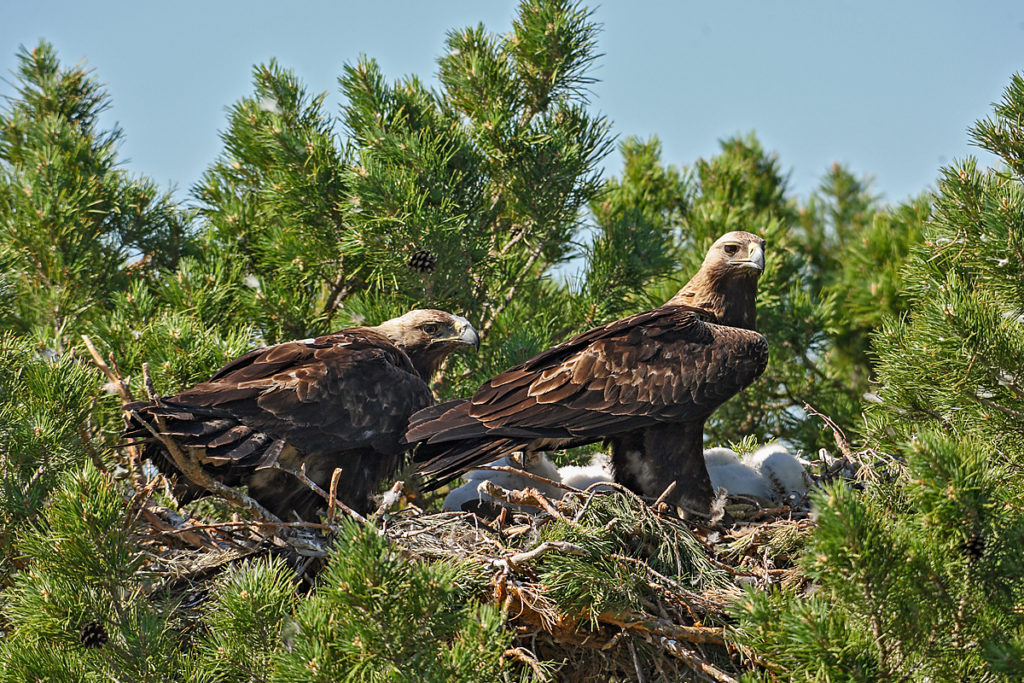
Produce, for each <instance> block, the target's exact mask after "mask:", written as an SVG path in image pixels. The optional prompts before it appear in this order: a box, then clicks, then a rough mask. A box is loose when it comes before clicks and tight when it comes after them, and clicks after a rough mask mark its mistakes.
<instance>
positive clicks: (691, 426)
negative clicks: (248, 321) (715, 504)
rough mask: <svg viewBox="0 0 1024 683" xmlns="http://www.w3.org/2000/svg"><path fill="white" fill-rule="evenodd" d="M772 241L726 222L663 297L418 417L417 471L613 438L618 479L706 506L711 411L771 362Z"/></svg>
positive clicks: (441, 477)
mask: <svg viewBox="0 0 1024 683" xmlns="http://www.w3.org/2000/svg"><path fill="white" fill-rule="evenodd" d="M764 246H765V242H764V240H763V239H761V238H760V237H758V236H757V235H753V234H751V233H748V232H730V233H727V234H726V235H723V236H722V237H721V238H719V239H718V240H717V241H716V242H715V243H714V245H712V247H711V249H710V251H709V252H708V254H707V256H706V258H705V259H704V263H703V264H702V265H701V268H700V270H699V271H698V272H697V274H696V275H694V277H693V278H692V279H691V280H690V281H689V283H687V285H686V286H685V287H683V288H682V289H681V290H680V291H679V293H678V294H676V295H675V296H674V297H672V299H670V300H669V301H668V303H666V304H665V305H664V306H661V307H659V308H656V309H654V310H652V311H647V312H645V313H639V314H637V315H633V316H630V317H628V318H624V319H622V320H618V321H616V322H613V323H609V324H607V325H602V326H601V327H597V328H595V329H592V330H590V331H589V332H584V333H583V334H580V335H577V336H575V337H573V338H572V339H570V340H568V341H566V342H563V343H561V344H559V345H558V346H555V347H553V348H550V349H548V350H547V351H544V352H543V353H541V354H539V355H537V356H534V357H533V358H531V359H530V360H528V361H526V362H525V363H522V364H521V365H517V366H516V367H514V368H511V369H509V370H506V371H505V372H503V373H501V374H500V375H497V376H496V377H493V378H491V379H490V380H488V381H487V382H485V383H484V384H483V386H481V387H480V388H479V389H478V390H477V392H476V393H475V394H474V395H473V396H472V397H471V398H469V399H460V400H457V401H451V402H448V403H444V404H439V405H435V406H432V407H429V408H425V409H423V410H421V411H419V412H418V413H416V414H415V415H413V416H412V418H411V419H410V423H409V431H408V432H407V434H406V438H407V439H408V440H409V442H410V443H415V442H419V444H420V445H419V448H418V450H417V452H416V455H415V458H416V460H417V461H420V462H422V463H423V464H422V465H421V466H420V471H421V472H422V473H424V474H425V475H426V476H427V477H428V478H430V479H432V482H431V483H432V484H435V485H440V484H442V483H444V482H446V481H449V480H451V479H452V478H454V477H456V476H458V475H459V474H460V473H461V472H463V471H465V470H466V468H469V467H474V466H477V465H480V464H483V463H485V462H489V461H491V460H494V459H495V458H497V457H500V456H501V455H502V454H504V453H508V452H510V451H517V450H522V451H527V452H530V451H538V450H551V449H558V448H568V447H572V446H580V445H583V444H588V443H592V442H595V441H602V440H603V441H606V442H608V444H609V445H610V446H611V453H612V465H613V468H614V471H615V478H616V480H617V481H619V482H620V483H622V484H624V485H626V486H627V487H629V488H630V489H631V490H633V491H635V492H636V493H638V494H641V495H645V496H650V497H654V496H658V495H659V494H661V493H662V492H663V491H664V490H665V489H666V488H667V487H668V486H669V484H671V483H672V482H673V481H674V482H676V487H675V489H674V490H673V493H672V494H671V498H670V502H675V503H676V504H677V505H683V506H688V507H691V508H696V509H698V510H707V509H708V507H709V506H710V503H711V499H712V497H713V491H712V488H711V480H710V479H709V477H708V472H707V468H706V467H705V465H704V457H703V440H704V421H705V420H707V418H708V416H709V415H711V413H712V412H714V410H715V409H716V408H717V407H718V406H720V405H722V403H724V402H725V401H726V400H727V399H729V398H730V397H731V396H733V395H734V394H736V393H737V392H738V391H740V390H741V389H743V388H745V387H746V386H747V385H749V384H750V383H751V382H753V381H754V380H755V379H757V377H758V376H760V374H761V373H762V372H763V371H764V368H765V365H766V364H767V361H768V343H767V342H766V341H765V339H764V337H762V336H761V335H760V334H758V333H757V332H756V331H755V330H754V326H755V309H754V300H755V298H756V295H757V278H758V276H760V274H761V272H762V271H763V270H764Z"/></svg>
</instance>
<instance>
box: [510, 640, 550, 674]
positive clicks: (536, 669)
mask: <svg viewBox="0 0 1024 683" xmlns="http://www.w3.org/2000/svg"><path fill="white" fill-rule="evenodd" d="M502 656H503V657H511V658H512V659H515V660H517V661H520V662H522V663H523V664H526V665H527V666H529V667H530V668H531V669H533V675H534V676H536V677H537V680H538V681H542V682H543V681H548V680H551V679H549V678H548V676H547V675H546V674H545V673H544V670H543V669H541V668H540V660H538V659H537V657H536V656H535V655H534V654H533V653H532V652H530V651H529V650H527V649H526V648H525V647H514V648H510V649H508V650H505V651H504V652H503V653H502Z"/></svg>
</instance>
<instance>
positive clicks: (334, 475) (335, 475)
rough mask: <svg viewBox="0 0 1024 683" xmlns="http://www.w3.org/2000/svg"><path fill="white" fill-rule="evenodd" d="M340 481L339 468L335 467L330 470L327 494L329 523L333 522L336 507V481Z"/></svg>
mask: <svg viewBox="0 0 1024 683" xmlns="http://www.w3.org/2000/svg"><path fill="white" fill-rule="evenodd" d="M339 481H341V468H340V467H335V468H334V471H333V472H331V489H330V494H331V495H329V496H327V523H328V524H331V523H333V522H334V514H335V511H336V510H337V509H338V506H337V502H338V482H339Z"/></svg>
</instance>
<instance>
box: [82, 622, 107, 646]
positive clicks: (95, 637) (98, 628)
mask: <svg viewBox="0 0 1024 683" xmlns="http://www.w3.org/2000/svg"><path fill="white" fill-rule="evenodd" d="M108 640H110V638H109V637H108V636H107V629H105V628H103V624H101V623H100V622H98V621H90V622H89V623H88V624H86V625H85V626H84V627H83V628H82V645H84V646H85V647H88V648H101V647H103V645H104V644H105V643H106V642H107V641H108Z"/></svg>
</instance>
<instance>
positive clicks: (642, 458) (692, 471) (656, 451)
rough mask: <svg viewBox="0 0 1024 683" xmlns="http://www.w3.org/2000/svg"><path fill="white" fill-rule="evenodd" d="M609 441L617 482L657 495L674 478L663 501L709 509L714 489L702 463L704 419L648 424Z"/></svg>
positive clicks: (651, 496) (643, 492)
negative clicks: (667, 495)
mask: <svg viewBox="0 0 1024 683" xmlns="http://www.w3.org/2000/svg"><path fill="white" fill-rule="evenodd" d="M610 441H611V450H612V466H613V467H614V469H615V480H616V481H617V482H619V483H620V484H623V485H624V486H626V487H628V488H629V489H630V490H631V491H634V492H636V493H638V494H640V495H642V496H647V497H648V498H657V497H658V496H660V495H661V494H662V492H663V491H664V490H665V489H666V488H668V486H669V484H671V483H672V482H673V481H674V482H675V483H676V486H675V489H673V491H672V493H671V494H669V497H668V499H667V500H666V502H669V503H673V504H675V505H679V506H683V507H686V508H689V509H691V510H696V511H699V512H707V511H708V510H710V508H711V501H712V499H713V498H714V491H713V489H712V488H711V477H709V476H708V470H707V467H705V465H704V423H703V421H701V422H687V423H683V424H673V425H659V426H655V427H648V428H646V429H642V430H638V431H636V432H632V433H630V434H625V435H622V436H619V437H615V438H613V439H611V440H610Z"/></svg>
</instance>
